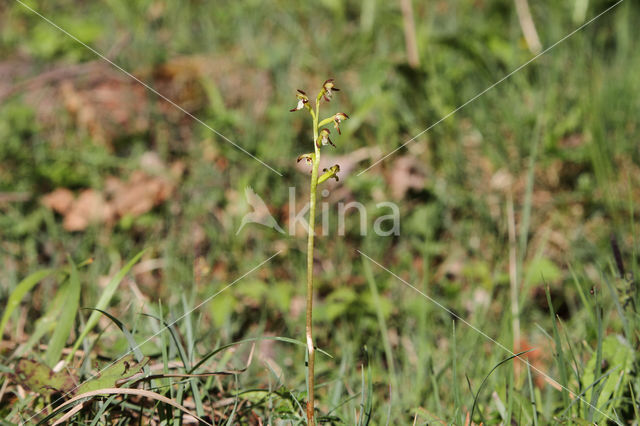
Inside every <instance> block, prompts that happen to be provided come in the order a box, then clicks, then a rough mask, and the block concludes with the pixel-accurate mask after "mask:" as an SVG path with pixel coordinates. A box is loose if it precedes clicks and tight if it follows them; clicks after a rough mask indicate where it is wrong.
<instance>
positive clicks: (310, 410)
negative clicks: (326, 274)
mask: <svg viewBox="0 0 640 426" xmlns="http://www.w3.org/2000/svg"><path fill="white" fill-rule="evenodd" d="M319 114H320V97H319V96H318V98H317V99H316V111H315V114H312V116H313V149H314V152H315V158H314V161H313V168H312V169H311V191H310V193H309V237H308V240H307V351H308V354H309V365H308V368H307V383H308V384H307V386H308V389H307V393H308V396H309V398H308V401H307V424H309V425H315V419H314V406H315V394H314V387H315V377H314V366H315V348H314V346H313V333H312V331H313V239H314V236H315V224H316V188H317V186H318V168H319V167H320V148H318V144H317V140H318V117H319Z"/></svg>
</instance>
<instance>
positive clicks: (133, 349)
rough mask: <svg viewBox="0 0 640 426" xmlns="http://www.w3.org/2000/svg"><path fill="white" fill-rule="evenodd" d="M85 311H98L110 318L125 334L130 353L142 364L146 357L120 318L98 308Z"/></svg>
mask: <svg viewBox="0 0 640 426" xmlns="http://www.w3.org/2000/svg"><path fill="white" fill-rule="evenodd" d="M85 309H90V310H92V311H96V312H98V313H100V314H102V315H104V316H106V317H107V318H109V319H110V320H111V321H112V322H113V323H114V324H115V325H116V326H117V327H118V328H119V329H120V331H122V334H124V338H125V339H127V343H128V344H129V351H130V352H133V356H134V357H135V358H136V361H138V362H142V359H143V358H144V355H142V351H141V350H140V346H139V345H138V343H137V342H136V340H135V339H134V338H133V334H131V332H130V331H129V330H128V329H127V327H125V325H124V324H123V323H122V321H120V320H119V319H118V318H116V317H114V316H113V315H111V314H110V313H108V312H106V311H103V310H102V309H98V308H85Z"/></svg>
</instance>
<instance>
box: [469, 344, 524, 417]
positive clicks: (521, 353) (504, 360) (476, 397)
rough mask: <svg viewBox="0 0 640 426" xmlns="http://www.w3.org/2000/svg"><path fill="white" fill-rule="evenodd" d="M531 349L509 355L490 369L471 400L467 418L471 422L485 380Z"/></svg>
mask: <svg viewBox="0 0 640 426" xmlns="http://www.w3.org/2000/svg"><path fill="white" fill-rule="evenodd" d="M532 350H533V349H529V350H528V351H523V352H519V353H517V354H515V355H511V356H510V357H509V358H505V359H503V360H502V361H500V362H499V363H497V364H496V365H494V366H493V368H492V369H491V371H489V374H487V375H486V376H485V377H484V379H482V382H480V387H479V388H478V391H477V392H476V395H475V397H474V398H473V405H472V406H471V415H470V416H469V418H470V419H471V420H472V421H473V413H474V411H475V410H476V406H477V405H478V397H479V396H480V392H481V391H482V387H483V386H484V384H485V383H486V381H487V379H488V378H489V376H491V373H493V372H494V371H495V370H496V369H497V368H498V367H500V366H501V365H503V364H505V363H507V362H509V361H511V360H512V359H514V358H517V357H519V356H520V355H524V354H526V353H527V352H531V351H532ZM469 389H471V384H469Z"/></svg>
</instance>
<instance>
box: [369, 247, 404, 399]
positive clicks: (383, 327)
mask: <svg viewBox="0 0 640 426" xmlns="http://www.w3.org/2000/svg"><path fill="white" fill-rule="evenodd" d="M362 266H363V268H364V274H365V276H366V278H367V282H368V283H369V290H370V291H371V295H372V296H373V303H374V305H375V307H376V315H377V317H378V328H379V329H380V334H381V336H382V345H383V347H384V354H385V358H386V359H387V365H388V366H389V374H390V376H391V384H392V385H393V390H392V393H391V395H390V397H393V393H394V392H398V390H399V387H398V378H397V375H396V368H395V362H394V360H393V351H392V350H391V343H390V342H389V329H388V328H387V322H386V321H385V319H384V313H383V312H382V308H381V304H380V295H379V294H378V286H377V285H376V281H375V279H374V278H373V271H372V270H371V262H368V261H365V260H364V259H363V260H362Z"/></svg>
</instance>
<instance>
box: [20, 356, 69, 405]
mask: <svg viewBox="0 0 640 426" xmlns="http://www.w3.org/2000/svg"><path fill="white" fill-rule="evenodd" d="M13 377H14V380H15V381H16V382H17V383H19V384H20V385H22V386H24V387H25V388H27V389H29V390H31V391H33V392H37V393H38V394H40V395H44V396H50V395H51V394H53V393H56V392H59V393H67V392H69V391H71V390H72V389H73V388H74V387H75V384H76V382H77V378H76V377H74V376H73V375H71V374H70V373H69V372H67V371H66V370H64V371H61V372H59V373H56V372H54V371H53V370H52V369H50V368H49V367H48V366H46V365H44V364H42V363H40V362H38V361H35V360H32V359H21V360H19V361H18V363H17V364H16V367H15V373H14V375H13Z"/></svg>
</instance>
